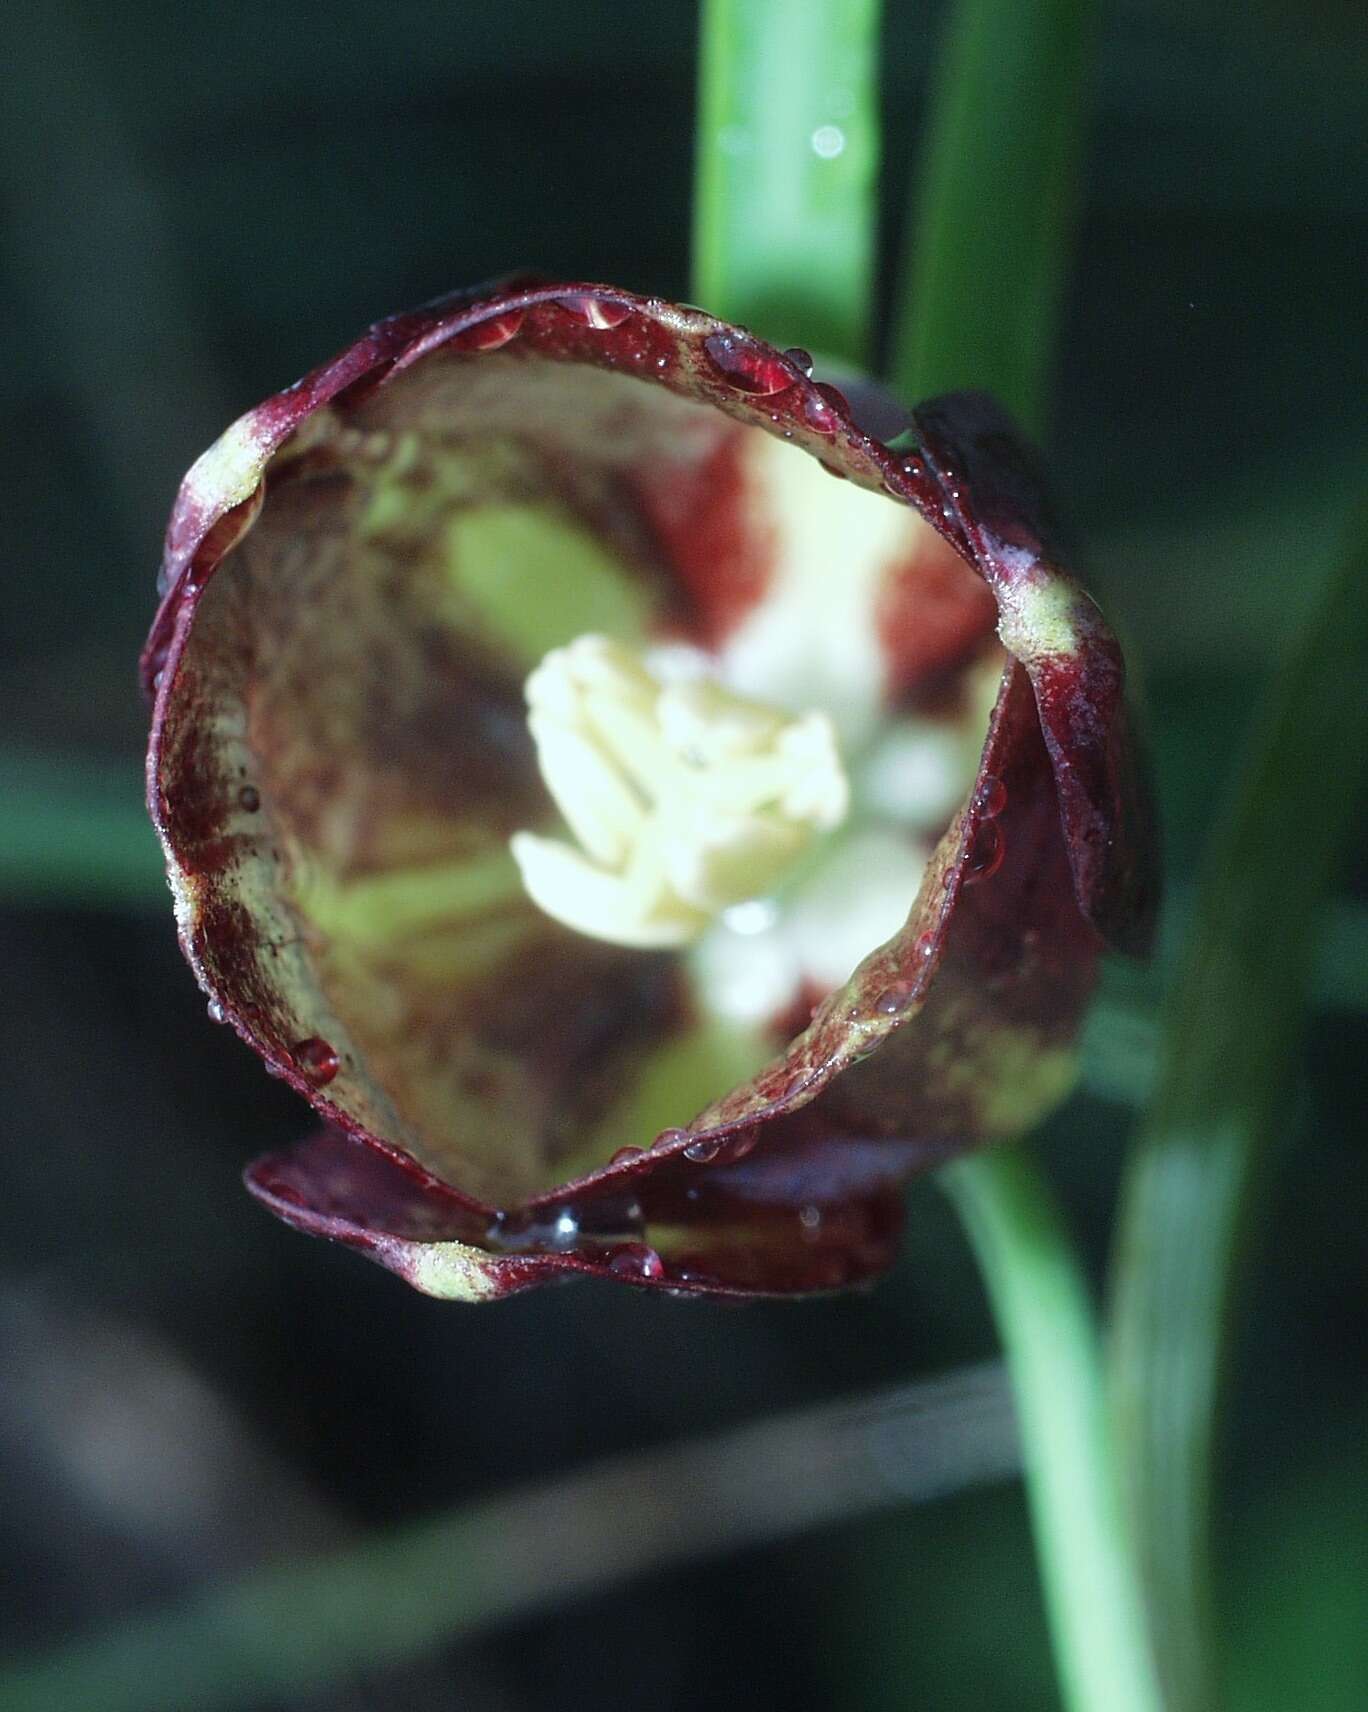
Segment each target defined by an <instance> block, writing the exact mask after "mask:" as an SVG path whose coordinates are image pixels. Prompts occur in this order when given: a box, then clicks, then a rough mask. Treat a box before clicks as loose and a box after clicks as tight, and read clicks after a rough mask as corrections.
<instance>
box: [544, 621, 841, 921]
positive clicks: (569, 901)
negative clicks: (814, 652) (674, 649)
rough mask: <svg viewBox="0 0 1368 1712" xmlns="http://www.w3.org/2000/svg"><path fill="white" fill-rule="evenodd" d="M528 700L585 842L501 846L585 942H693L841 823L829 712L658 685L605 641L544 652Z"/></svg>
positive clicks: (569, 819)
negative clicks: (784, 708)
mask: <svg viewBox="0 0 1368 1712" xmlns="http://www.w3.org/2000/svg"><path fill="white" fill-rule="evenodd" d="M526 693H527V704H528V720H527V723H528V729H529V730H530V731H531V733H532V737H533V740H534V742H535V743H536V746H537V764H538V766H539V767H540V769H541V775H542V778H543V779H544V781H545V783H546V788H547V790H548V791H549V792H550V795H551V798H552V801H553V802H554V803H555V804H556V807H557V808H558V809H559V810H560V812H561V815H562V817H563V818H564V820H565V823H566V826H567V827H568V828H569V831H570V833H571V834H572V836H573V837H574V838H575V839H576V840H577V841H578V848H577V847H576V846H575V845H573V844H570V843H567V842H566V841H564V840H562V839H555V838H543V837H541V836H539V835H538V834H536V833H532V832H519V833H516V834H515V835H514V837H513V839H512V841H511V845H510V847H511V849H512V852H513V857H514V860H515V861H516V862H517V864H518V868H519V870H520V872H521V874H522V879H523V885H524V886H525V887H526V889H527V892H528V895H529V897H531V899H532V901H533V902H534V903H535V904H536V905H537V906H538V908H539V909H542V910H544V911H545V912H546V914H547V915H549V916H552V917H554V918H555V920H557V921H559V922H562V923H564V925H565V926H567V927H572V928H575V929H576V930H577V931H578V932H580V933H584V934H588V935H589V936H590V937H591V938H594V939H604V940H608V941H610V942H611V943H613V944H616V945H632V946H639V947H643V948H664V947H669V946H679V945H687V944H689V943H691V942H692V941H693V940H696V939H697V938H699V936H700V935H701V934H702V933H703V931H704V930H705V928H707V927H708V925H709V924H710V923H711V922H712V921H713V920H714V919H715V918H716V917H717V916H718V915H720V914H721V913H722V912H723V911H725V910H728V909H732V908H734V907H735V906H736V905H738V904H744V903H747V902H748V901H750V900H752V899H755V898H761V897H764V896H765V895H766V894H767V893H768V892H769V891H771V890H772V889H773V887H774V885H775V884H776V882H777V881H778V880H779V879H780V878H781V877H782V875H783V874H784V872H785V871H786V870H787V869H788V868H789V867H790V866H791V864H792V863H793V862H794V861H795V859H796V858H797V857H798V856H800V855H801V854H802V852H803V851H804V850H805V849H806V848H807V846H808V845H809V844H810V843H811V841H812V839H813V838H814V837H815V836H816V835H817V834H818V833H820V832H828V831H830V830H831V829H832V828H833V827H836V826H839V825H840V823H841V821H842V820H843V819H844V818H845V815H846V811H847V808H848V806H849V798H850V793H849V788H848V786H847V783H846V777H845V773H844V771H843V769H842V766H841V762H840V758H839V756H838V754H837V752H836V736H835V731H834V729H833V727H832V723H831V720H830V719H829V718H828V717H827V715H826V714H824V713H816V712H814V713H805V714H803V715H801V716H800V717H798V718H796V719H793V718H790V717H789V716H788V715H787V714H785V713H783V712H781V711H779V710H778V709H775V708H771V707H766V706H764V705H763V704H762V703H759V702H754V701H748V700H746V699H745V698H743V697H741V696H737V695H733V694H732V693H731V691H730V690H727V689H724V688H723V687H722V686H721V685H720V684H717V683H713V682H710V681H707V680H694V681H691V682H688V683H664V682H662V681H661V679H659V678H658V677H656V676H655V675H654V674H653V673H652V672H651V671H650V670H649V669H648V668H647V666H646V664H645V662H644V661H643V660H642V659H641V657H640V656H639V655H638V654H637V653H635V652H634V651H633V650H632V649H630V648H628V647H626V646H624V645H623V644H621V643H617V642H613V641H610V640H609V639H608V638H607V637H604V636H581V637H580V638H579V639H578V640H577V641H574V642H572V643H570V644H569V645H568V646H567V647H564V648H555V649H553V650H552V651H551V652H550V653H549V654H548V655H547V656H546V658H545V659H544V660H543V661H542V662H541V664H540V665H539V666H538V667H537V669H536V670H535V671H534V672H533V673H532V675H531V676H530V677H529V678H528V680H527V692H526Z"/></svg>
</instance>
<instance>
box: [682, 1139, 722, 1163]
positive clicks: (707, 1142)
mask: <svg viewBox="0 0 1368 1712" xmlns="http://www.w3.org/2000/svg"><path fill="white" fill-rule="evenodd" d="M721 1151H722V1143H721V1142H720V1141H719V1140H718V1139H717V1138H716V1137H715V1136H701V1137H700V1138H699V1139H698V1140H697V1141H691V1142H690V1143H689V1145H688V1146H687V1147H686V1148H685V1149H684V1157H685V1158H686V1159H687V1160H689V1161H690V1163H691V1164H694V1165H711V1164H712V1162H713V1160H714V1159H716V1158H717V1156H718V1154H719V1153H720V1152H721Z"/></svg>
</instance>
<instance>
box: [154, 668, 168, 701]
mask: <svg viewBox="0 0 1368 1712" xmlns="http://www.w3.org/2000/svg"><path fill="white" fill-rule="evenodd" d="M165 676H166V673H165V672H164V671H161V670H157V671H155V672H153V674H152V691H153V694H154V695H155V693H156V692H157V691H158V690H159V689H160V688H161V687H162V679H163V678H165Z"/></svg>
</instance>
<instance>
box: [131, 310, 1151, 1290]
mask: <svg viewBox="0 0 1368 1712" xmlns="http://www.w3.org/2000/svg"><path fill="white" fill-rule="evenodd" d="M853 391H854V389H852V392H853ZM881 410H882V411H883V413H884V415H886V414H887V411H886V407H885V406H884V405H880V404H879V403H878V401H877V399H875V398H874V397H873V395H872V394H871V395H870V396H869V397H862V398H860V399H857V403H856V407H855V408H852V405H851V404H850V403H849V402H848V401H847V399H846V397H844V396H843V395H842V394H841V393H840V392H838V391H837V390H836V389H835V388H834V387H832V386H830V385H827V384H824V383H822V382H814V381H813V380H812V378H811V362H810V359H808V358H807V357H806V354H805V353H803V352H800V351H796V350H794V351H788V352H782V353H781V352H779V351H776V350H774V349H773V348H772V347H770V346H768V345H766V344H764V343H763V342H761V341H760V340H758V339H756V338H754V337H752V336H751V335H750V334H749V333H747V332H745V331H744V330H742V329H740V328H738V327H733V326H729V325H727V324H726V323H723V322H721V321H718V320H716V319H715V318H713V317H712V316H709V315H706V314H704V313H702V312H700V311H698V310H695V309H689V308H681V307H678V306H675V305H672V304H668V303H665V302H662V301H660V300H659V299H655V298H642V297H638V296H635V295H633V294H632V293H630V292H626V291H621V290H617V289H616V288H610V287H606V286H598V285H578V284H577V285H567V284H552V285H546V284H535V285H527V284H525V283H518V284H512V285H505V286H502V287H497V288H488V289H485V290H483V291H477V292H473V293H467V294H464V295H459V296H455V297H451V298H446V299H443V300H441V301H440V302H437V303H435V304H432V305H430V306H429V307H427V308H424V309H420V310H417V311H415V312H413V313H410V314H406V315H400V316H397V317H395V318H393V319H391V320H388V321H383V322H381V323H379V324H378V325H377V326H375V327H373V328H372V329H371V330H370V331H369V332H368V333H366V334H365V335H364V336H363V337H362V338H361V339H360V340H358V341H357V342H356V343H355V344H354V345H352V346H350V347H349V348H348V349H347V350H346V351H344V352H343V353H342V354H341V355H340V356H338V357H337V358H335V359H334V360H333V361H331V362H329V363H326V364H324V365H323V366H322V367H321V368H319V369H316V370H315V371H314V372H313V373H311V374H309V375H308V376H306V377H305V378H304V379H303V380H302V381H300V382H298V383H297V384H296V385H294V386H292V387H290V388H288V389H287V390H286V391H284V392H282V393H279V394H278V395H276V396H275V397H274V398H271V399H268V400H267V401H266V402H265V403H264V404H262V405H260V406H259V407H258V408H257V409H255V410H253V411H250V412H249V413H248V414H247V415H246V416H244V417H242V418H241V419H240V420H239V421H238V422H237V423H235V424H234V425H233V426H232V427H231V428H230V429H229V430H228V431H227V432H226V433H225V434H224V435H223V436H222V438H221V439H220V440H219V441H218V442H217V443H216V444H215V445H214V446H213V447H212V448H211V449H210V450H209V451H208V452H206V453H205V454H204V456H203V457H202V458H200V460H199V461H198V462H197V463H196V464H195V465H194V467H193V468H192V469H191V471H190V472H189V474H188V475H187V477H186V478H185V482H184V484H183V486H182V488H181V491H180V495H179V498H178V500H177V502H176V506H175V509H174V512H173V514H172V517H171V522H170V526H169V529H168V533H167V540H166V555H165V562H164V567H163V578H162V585H161V586H162V593H163V600H162V605H161V608H160V610H159V612H158V614H157V617H156V620H155V623H154V625H153V629H152V634H151V637H150V640H149V642H148V646H147V650H146V652H145V655H144V661H143V666H144V673H145V678H146V682H147V684H148V687H149V689H150V690H151V691H152V693H153V694H154V696H155V701H154V711H153V716H152V736H151V747H150V752H149V757H148V780H149V798H150V804H151V811H152V816H153V820H154V822H155V824H156V827H157V830H158V833H159V835H160V837H161V841H162V844H163V847H164V850H165V854H166V860H167V867H168V873H169V876H170V881H171V887H172V891H173V894H174V898H175V907H176V917H177V923H178V928H179V933H180V939H181V943H182V946H183V948H184V950H185V953H186V956H187V957H188V959H189V962H190V965H191V967H192V969H193V971H194V973H195V975H196V977H197V979H198V980H199V982H200V984H201V986H202V987H203V988H204V990H205V992H206V993H207V994H208V995H209V999H210V1008H211V1013H212V1014H214V1015H217V1016H219V1017H221V1018H223V1019H224V1020H226V1021H228V1022H230V1023H231V1024H232V1026H233V1027H234V1028H235V1029H236V1030H237V1031H238V1033H239V1034H240V1035H241V1036H242V1037H243V1039H244V1040H246V1041H247V1042H248V1044H249V1045H250V1046H252V1047H253V1048H254V1050H255V1051H256V1052H258V1053H259V1054H260V1055H261V1057H262V1058H263V1059H264V1060H265V1061H266V1064H267V1067H268V1068H269V1069H271V1070H272V1071H273V1072H274V1073H275V1074H277V1075H280V1076H282V1077H284V1078H285V1079H286V1080H287V1081H288V1082H289V1083H290V1084H291V1085H292V1086H293V1087H294V1088H295V1089H297V1090H298V1091H299V1093H301V1094H302V1095H303V1096H304V1097H305V1098H306V1099H307V1100H308V1101H309V1102H310V1104H311V1105H312V1106H313V1107H314V1109H315V1111H316V1112H317V1114H318V1116H319V1118H320V1119H321V1120H322V1127H321V1128H319V1129H318V1131H317V1133H315V1134H313V1135H312V1136H311V1137H310V1138H309V1139H307V1140H305V1141H303V1142H302V1143H301V1144H300V1145H299V1146H298V1147H296V1148H294V1149H293V1150H291V1151H288V1152H285V1153H282V1154H277V1155H272V1156H268V1157H266V1158H263V1159H259V1160H257V1161H256V1163H255V1164H253V1165H252V1166H251V1167H250V1168H249V1170H248V1174H247V1182H248V1186H249V1187H250V1189H251V1190H252V1192H253V1193H254V1194H255V1195H256V1196H257V1197H258V1198H259V1199H260V1200H262V1201H263V1202H264V1203H265V1205H266V1206H268V1207H269V1208H270V1209H271V1211H273V1212H274V1213H276V1214H277V1215H278V1216H279V1217H281V1218H282V1219H284V1220H285V1221H286V1222H287V1223H289V1224H291V1225H293V1226H295V1227H297V1228H298V1229H301V1230H305V1231H309V1232H312V1233H315V1234H320V1235H324V1236H328V1237H332V1238H335V1239H337V1240H340V1241H342V1242H344V1243H348V1244H350V1245H352V1246H354V1247H356V1248H358V1249H361V1250H363V1251H364V1252H366V1253H367V1254H369V1255H370V1256H371V1257H372V1258H374V1259H376V1260H378V1261H380V1262H381V1263H382V1264H384V1265H386V1266H388V1267H390V1268H391V1269H392V1270H393V1271H395V1272H397V1273H398V1274H399V1275H400V1276H402V1277H404V1278H406V1279H407V1280H408V1281H409V1282H410V1283H412V1284H414V1285H416V1286H417V1287H418V1288H419V1289H422V1290H425V1291H427V1292H429V1293H432V1294H435V1295H441V1296H450V1297H459V1298H463V1299H467V1300H474V1299H481V1298H489V1297H495V1296H500V1295H504V1294H507V1293H509V1292H510V1291H513V1290H518V1289H522V1288H525V1287H526V1286H528V1285H531V1284H535V1283H539V1282H542V1281H545V1280H548V1279H551V1278H556V1277H562V1276H566V1275H571V1274H576V1273H579V1274H591V1275H598V1276H603V1277H612V1278H618V1279H622V1280H626V1281H627V1282H630V1283H632V1284H636V1285H642V1286H648V1287H661V1288H667V1289H670V1290H674V1291H684V1292H697V1293H712V1294H756V1293H765V1292H770V1293H790V1292H804V1291H811V1290H819V1289H830V1288H837V1287H840V1286H843V1285H847V1284H850V1283H854V1282H859V1281H862V1280H865V1279H868V1278H871V1277H873V1276H875V1275H876V1274H878V1273H879V1272H880V1271H881V1270H883V1269H885V1268H886V1267H887V1266H888V1265H889V1263H890V1261H891V1259H892V1257H893V1255H894V1252H895V1248H896V1243H897V1238H898V1234H899V1230H900V1226H901V1218H902V1211H901V1194H900V1191H901V1188H902V1185H903V1183H904V1182H905V1180H906V1179H907V1178H908V1177H909V1176H910V1175H912V1174H913V1173H915V1172H918V1171H922V1170H925V1169H926V1168H928V1167H929V1166H931V1165H933V1164H935V1163H936V1162H938V1161H941V1160H944V1159H946V1158H948V1157H950V1156H952V1155H954V1154H957V1153H959V1152H962V1151H964V1150H965V1149H967V1148H971V1147H975V1146H979V1145H983V1144H986V1143H989V1142H992V1141H994V1140H997V1139H1002V1138H1006V1137H1009V1136H1011V1135H1014V1134H1016V1133H1019V1132H1020V1131H1021V1130H1022V1129H1023V1128H1024V1127H1026V1126H1027V1125H1029V1124H1030V1123H1032V1122H1033V1121H1035V1120H1036V1119H1037V1118H1038V1117H1039V1116H1041V1115H1042V1114H1043V1113H1044V1112H1045V1111H1046V1110H1048V1109H1049V1107H1050V1106H1051V1105H1052V1104H1053V1103H1054V1102H1056V1101H1057V1100H1058V1099H1059V1098H1060V1097H1062V1095H1063V1093H1064V1092H1065V1090H1066V1089H1067V1087H1068V1085H1069V1081H1070V1077H1071V1074H1072V1063H1073V1057H1072V1050H1071V1048H1072V1040H1073V1036H1074V1033H1075V1031H1076V1027H1077V1023H1078V1019H1079V1016H1080V1014H1081V1011H1082V1009H1083V1006H1084V1004H1085V1002H1086V999H1087V996H1088V993H1089V991H1090V988H1091V984H1092V981H1093V978H1094V973H1095V967H1096V963H1097V959H1098V956H1099V953H1100V951H1101V950H1102V948H1103V947H1104V945H1108V944H1109V945H1111V946H1114V947H1117V948H1119V949H1121V950H1123V951H1131V952H1135V951H1142V950H1143V949H1144V948H1145V946H1146V944H1147V942H1148V936H1149V933H1150V930H1151V925H1152V920H1153V913H1154V902H1155V889H1156V888H1155V877H1154V864H1153V859H1152V853H1151V842H1150V831H1151V827H1150V816H1149V811H1148V807H1147V799H1146V795H1145V789H1144V779H1143V770H1142V768H1141V767H1140V766H1139V764H1138V762H1137V758H1136V752H1135V749H1134V746H1133V742H1132V739H1131V736H1130V728H1129V725H1128V720H1127V714H1126V708H1125V704H1124V699H1123V689H1122V677H1123V673H1122V662H1121V656H1120V653H1119V650H1118V648H1117V646H1116V643H1115V641H1114V640H1113V638H1112V636H1111V633H1110V632H1109V631H1108V629H1107V628H1106V625H1105V624H1104V622H1103V620H1102V618H1101V616H1100V614H1099V612H1098V610H1097V608H1096V606H1095V605H1094V603H1093V602H1092V600H1091V599H1090V598H1089V597H1088V596H1087V595H1086V594H1084V593H1083V592H1082V591H1081V589H1080V588H1079V587H1078V585H1077V584H1076V583H1075V582H1074V581H1073V580H1072V579H1071V578H1070V576H1069V575H1068V574H1067V572H1066V571H1065V570H1064V569H1063V565H1064V562H1065V555H1064V552H1063V549H1062V548H1061V547H1060V545H1059V538H1058V534H1057V531H1056V529H1055V528H1054V526H1053V524H1052V523H1051V522H1050V521H1049V517H1048V511H1047V506H1046V502H1045V499H1044V496H1043V493H1042V489H1041V485H1040V482H1039V479H1038V477H1037V475H1036V473H1035V470H1034V466H1033V463H1032V460H1031V458H1030V457H1029V455H1028V454H1027V452H1026V451H1025V450H1024V449H1023V447H1022V445H1021V444H1020V442H1019V441H1018V439H1017V436H1016V435H1015V433H1014V431H1013V429H1012V427H1011V425H1010V424H1009V423H1008V422H1007V421H1006V420H1005V418H1004V417H1003V415H1002V413H1001V412H1000V411H999V410H998V408H997V407H996V406H995V405H994V404H993V403H992V401H991V400H989V399H987V398H985V397H981V396H977V395H955V396H951V397H947V398H942V399H938V400H934V401H932V402H931V403H928V404H924V405H922V406H921V407H920V408H918V409H917V410H916V411H915V412H914V413H913V414H912V415H911V416H910V417H909V416H901V417H899V418H898V420H897V421H896V422H894V423H891V424H890V423H887V422H879V421H878V420H877V418H878V416H879V413H880V411H881ZM874 427H877V428H879V429H880V431H881V433H882V434H883V435H884V436H885V437H878V436H877V435H876V434H875V433H874V432H871V431H870V429H871V428H874ZM890 427H891V428H893V429H897V430H900V431H898V432H895V433H894V435H893V437H892V438H891V439H890V438H888V437H887V434H888V431H889V429H890ZM832 478H840V479H839V480H835V479H832Z"/></svg>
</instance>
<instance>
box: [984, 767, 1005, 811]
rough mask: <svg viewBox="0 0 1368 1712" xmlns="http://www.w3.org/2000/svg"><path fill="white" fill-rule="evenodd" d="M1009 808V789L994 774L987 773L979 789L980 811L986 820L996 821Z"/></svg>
mask: <svg viewBox="0 0 1368 1712" xmlns="http://www.w3.org/2000/svg"><path fill="white" fill-rule="evenodd" d="M1006 807H1007V787H1006V785H1004V784H1003V782H1002V780H1001V779H999V778H997V777H996V776H995V775H994V774H992V773H986V774H985V775H984V778H983V782H982V783H981V784H980V785H979V788H978V811H979V813H980V814H981V815H982V816H983V818H984V819H985V820H996V819H997V817H998V815H1000V814H1001V813H1002V811H1003V809H1005V808H1006Z"/></svg>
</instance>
